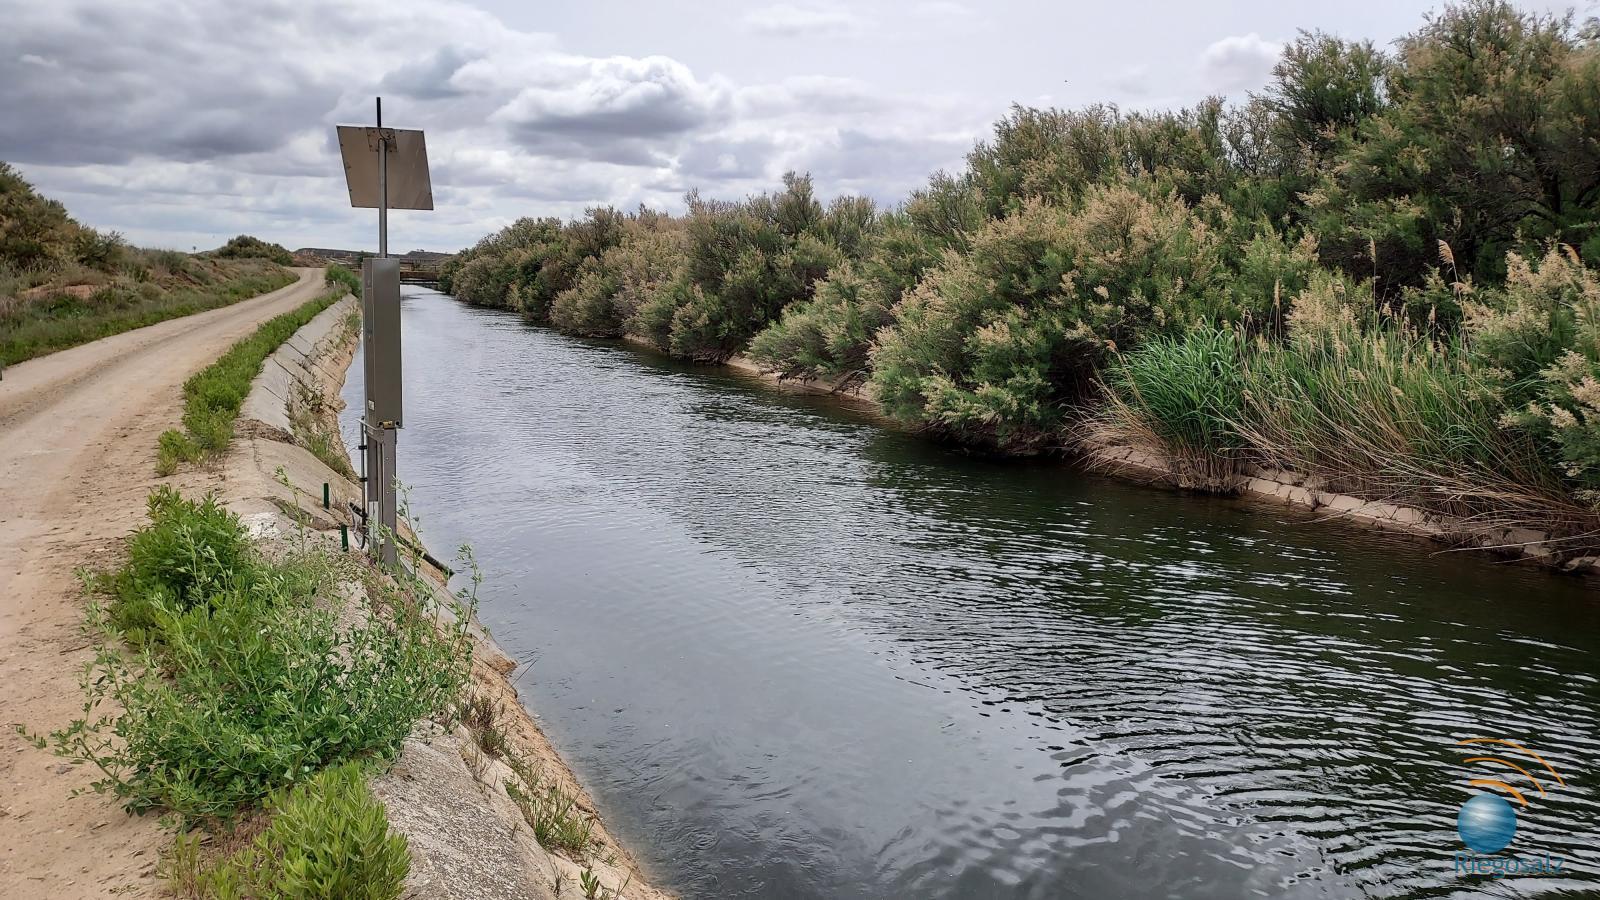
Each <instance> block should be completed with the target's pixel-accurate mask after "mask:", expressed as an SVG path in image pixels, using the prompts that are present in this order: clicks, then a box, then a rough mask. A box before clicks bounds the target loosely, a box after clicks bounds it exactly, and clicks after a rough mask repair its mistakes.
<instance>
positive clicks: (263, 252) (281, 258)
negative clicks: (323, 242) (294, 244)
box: [211, 234, 294, 266]
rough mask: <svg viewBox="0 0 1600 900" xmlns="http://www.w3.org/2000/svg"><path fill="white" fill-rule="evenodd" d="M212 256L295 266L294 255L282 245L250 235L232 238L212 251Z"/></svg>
mask: <svg viewBox="0 0 1600 900" xmlns="http://www.w3.org/2000/svg"><path fill="white" fill-rule="evenodd" d="M211 255H212V256H218V257H222V258H223V259H266V260H271V261H272V262H275V263H277V264H278V265H280V266H292V265H294V254H292V253H290V252H289V251H288V249H286V248H285V247H284V246H283V245H282V244H274V243H271V242H269V241H263V240H262V239H260V238H258V237H252V236H250V235H248V234H241V235H239V236H238V237H235V238H230V239H229V240H228V242H227V243H226V244H223V245H222V246H221V247H218V248H217V249H215V250H213V251H211Z"/></svg>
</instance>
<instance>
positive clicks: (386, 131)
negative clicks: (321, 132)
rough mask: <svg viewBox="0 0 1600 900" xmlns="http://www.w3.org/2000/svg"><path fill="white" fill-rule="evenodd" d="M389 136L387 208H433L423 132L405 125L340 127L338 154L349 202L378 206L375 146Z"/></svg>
mask: <svg viewBox="0 0 1600 900" xmlns="http://www.w3.org/2000/svg"><path fill="white" fill-rule="evenodd" d="M380 137H388V138H389V208H390V209H433V184H432V183H431V182H430V181H429V180H428V144H427V142H426V141H424V140H423V138H422V132H420V131H416V130H412V129H405V128H373V127H371V126H366V125H340V126H339V155H340V156H342V157H344V180H345V184H346V185H347V186H348V187H349V188H350V205H351V206H354V207H357V208H361V209H377V208H378V206H379V203H378V200H379V199H380V198H379V194H378V148H379V146H380V144H379V139H380Z"/></svg>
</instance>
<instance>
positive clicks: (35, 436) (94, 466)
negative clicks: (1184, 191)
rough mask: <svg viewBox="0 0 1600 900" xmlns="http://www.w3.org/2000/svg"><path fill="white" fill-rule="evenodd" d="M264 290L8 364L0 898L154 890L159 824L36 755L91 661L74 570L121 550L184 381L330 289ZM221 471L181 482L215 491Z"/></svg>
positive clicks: (2, 388)
mask: <svg viewBox="0 0 1600 900" xmlns="http://www.w3.org/2000/svg"><path fill="white" fill-rule="evenodd" d="M296 271H298V272H299V274H300V280H299V281H297V282H295V283H294V284H291V285H289V286H288V287H286V288H283V289H281V290H277V291H274V292H272V293H270V294H266V295H264V296H261V297H256V298H253V299H250V300H246V301H243V302H241V303H236V304H234V305H232V306H227V307H223V308H222V309H214V310H210V311H208V312H204V313H200V314H198V315H194V316H189V317H187V318H182V319H173V320H170V321H167V322H162V323H160V324H157V325H152V326H150V327H148V328H141V329H139V330H137V331H130V332H127V333H125V334H120V335H116V336H115V337H109V338H106V339H104V340H100V341H95V342H94V343H92V344H85V345H83V346H81V347H75V348H73V349H71V350H64V351H61V352H60V353H55V354H51V355H49V356H45V357H41V358H39V359H35V360H30V361H28V362H24V363H20V364H18V365H15V366H11V367H8V368H7V369H6V370H5V373H4V380H0V729H3V732H0V897H8V898H10V897H15V898H35V897H49V898H76V897H105V896H153V895H155V894H156V893H157V892H158V889H159V884H158V882H157V880H156V879H155V878H154V877H153V869H154V866H155V862H156V859H157V857H158V854H159V851H160V849H161V847H162V846H163V845H164V843H165V841H166V840H167V839H166V838H165V837H164V836H163V835H162V834H161V832H160V830H159V829H158V827H157V825H156V822H155V820H154V819H153V818H145V819H134V818H130V817H128V816H127V815H125V814H123V812H122V811H121V809H120V808H119V807H118V806H117V804H116V803H115V802H114V801H112V800H110V799H109V798H107V797H104V796H101V795H97V794H93V793H88V794H84V795H81V796H78V797H73V796H71V795H72V793H73V791H74V790H75V789H79V788H85V787H87V785H88V784H89V783H90V782H91V781H93V780H94V778H95V774H96V773H95V772H94V771H93V767H91V766H72V765H68V764H66V762H65V761H64V760H61V759H58V758H56V757H55V756H53V755H51V754H50V753H48V752H46V751H40V750H36V749H34V748H33V747H32V746H31V745H29V744H28V743H26V742H25V741H24V740H23V739H22V738H21V737H20V736H19V735H18V734H16V732H15V729H14V728H13V727H12V726H13V723H21V724H23V725H25V726H27V727H28V728H29V729H31V730H34V731H40V732H43V731H48V730H50V729H53V728H57V727H59V726H61V725H64V724H66V723H67V722H68V721H69V720H70V719H72V718H73V717H74V716H76V715H80V714H81V706H82V701H81V693H80V691H79V688H78V676H79V673H80V672H81V670H82V668H83V665H84V664H85V663H86V662H87V661H88V660H89V651H88V647H87V644H88V640H87V638H85V637H84V636H83V635H82V634H81V632H80V628H79V625H80V622H81V620H82V609H83V594H82V591H81V590H80V588H79V586H78V580H77V577H76V575H75V574H74V573H75V571H76V570H77V569H79V568H82V567H86V566H88V567H98V566H102V565H104V564H105V563H106V562H108V561H110V560H112V559H114V558H115V556H114V554H115V552H116V548H117V546H118V542H119V540H118V539H119V538H121V537H122V536H123V535H126V534H127V533H128V532H129V531H130V530H131V529H133V528H134V527H136V526H137V525H139V524H140V522H141V521H142V519H143V513H144V499H145V496H146V494H147V493H148V492H149V490H150V488H151V487H152V486H154V485H155V484H157V483H158V482H160V481H161V480H162V479H158V478H157V477H156V474H155V449H156V437H157V435H159V434H160V433H161V432H162V431H163V430H165V429H167V428H171V427H173V426H175V425H177V424H178V421H179V418H180V415H181V412H180V411H181V404H182V385H183V382H184V381H185V380H186V379H187V378H188V377H189V376H190V375H192V374H193V373H194V372H196V371H198V370H200V369H202V368H204V367H205V366H206V365H208V364H209V363H211V362H212V361H213V360H215V359H216V358H217V357H218V356H220V355H221V354H222V353H223V351H225V350H227V349H228V347H229V346H230V345H232V344H233V343H234V342H235V341H237V340H239V339H240V338H242V337H244V336H246V335H248V334H249V333H250V332H251V331H253V330H254V329H255V328H256V326H257V325H259V324H260V323H262V322H264V321H266V320H267V319H270V318H272V317H273V316H276V315H279V314H280V313H284V312H288V311H289V310H291V309H294V308H295V307H297V306H299V305H300V304H302V303H304V302H306V301H307V300H310V299H311V298H313V297H315V296H316V295H317V293H318V292H320V291H321V290H322V278H321V274H322V270H320V269H299V270H296ZM219 477H220V476H218V475H214V474H205V473H195V474H189V475H180V476H178V477H177V478H176V479H172V480H174V481H177V482H178V483H179V486H180V487H183V488H185V489H190V488H204V487H205V486H207V485H208V484H211V483H214V482H215V480H216V479H217V478H219Z"/></svg>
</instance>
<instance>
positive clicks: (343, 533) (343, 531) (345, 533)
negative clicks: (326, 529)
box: [339, 525, 350, 553]
mask: <svg viewBox="0 0 1600 900" xmlns="http://www.w3.org/2000/svg"><path fill="white" fill-rule="evenodd" d="M339 549H340V550H343V551H344V552H346V553H349V552H350V526H349V525H340V526H339Z"/></svg>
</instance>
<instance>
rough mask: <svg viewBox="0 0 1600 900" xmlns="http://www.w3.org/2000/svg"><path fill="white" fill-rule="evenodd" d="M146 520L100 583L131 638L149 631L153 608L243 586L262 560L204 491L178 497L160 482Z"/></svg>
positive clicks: (233, 519)
mask: <svg viewBox="0 0 1600 900" xmlns="http://www.w3.org/2000/svg"><path fill="white" fill-rule="evenodd" d="M148 513H149V518H150V524H148V525H146V526H145V527H143V528H141V529H139V530H138V531H135V532H134V533H133V536H132V537H130V538H129V539H128V562H127V563H126V564H125V565H124V566H122V568H120V569H118V570H116V571H115V572H114V573H113V574H112V575H111V576H109V577H108V578H105V579H103V581H102V583H101V587H102V588H103V589H104V590H105V592H106V593H108V594H109V595H110V597H111V602H110V605H109V610H108V611H109V613H110V617H111V622H112V624H113V625H114V626H115V627H116V628H117V630H118V631H120V632H122V634H123V635H124V636H126V637H127V638H128V639H129V641H130V642H132V643H134V644H136V645H137V644H142V643H144V642H145V641H146V639H147V638H153V637H155V635H154V634H152V633H151V629H152V628H154V626H155V625H156V620H157V613H158V612H159V611H160V610H163V609H169V610H180V611H181V610H189V609H193V608H194V607H196V606H201V605H204V604H207V603H209V602H210V600H211V598H213V597H215V596H218V595H221V594H223V593H226V592H228V591H231V590H244V591H248V590H250V589H251V588H252V587H253V586H254V585H256V584H257V583H258V582H259V580H260V577H261V563H260V560H259V559H258V558H257V556H256V552H255V548H254V547H253V546H252V545H251V543H250V537H249V535H248V534H247V533H246V532H245V529H244V526H243V525H242V524H240V522H239V517H238V516H235V515H234V514H233V513H231V512H229V511H228V510H227V509H226V508H225V507H223V506H222V504H220V503H218V502H217V499H216V497H215V496H213V495H211V494H207V495H206V496H205V497H204V498H203V499H201V500H198V501H196V500H190V499H188V498H185V497H183V496H182V495H180V494H179V493H178V492H177V491H175V490H173V489H172V488H171V487H168V486H166V485H162V486H161V487H158V488H156V489H155V490H154V491H153V492H151V494H150V498H149V503H148Z"/></svg>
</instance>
